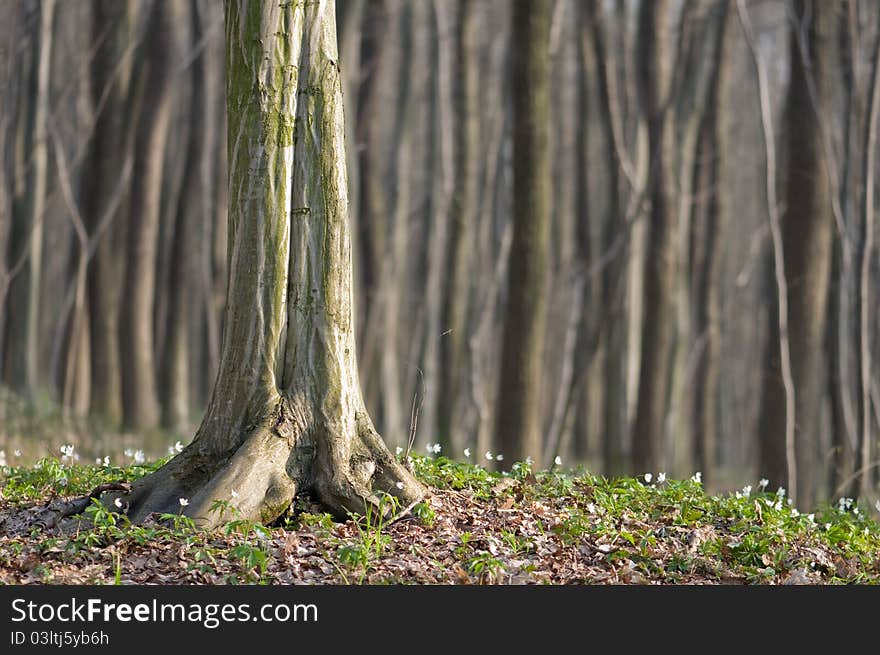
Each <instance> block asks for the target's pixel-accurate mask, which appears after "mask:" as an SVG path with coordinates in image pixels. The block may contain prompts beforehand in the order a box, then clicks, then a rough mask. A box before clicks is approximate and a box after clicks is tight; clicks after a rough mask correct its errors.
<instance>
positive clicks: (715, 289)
mask: <svg viewBox="0 0 880 655" xmlns="http://www.w3.org/2000/svg"><path fill="white" fill-rule="evenodd" d="M718 11H719V13H720V15H719V16H718V17H717V19H716V20H717V22H716V23H715V24H714V27H715V29H714V30H713V38H714V39H715V41H716V43H715V48H714V51H713V61H712V65H711V72H710V79H709V88H708V95H707V99H706V100H707V101H706V104H705V107H706V109H705V114H704V116H703V118H702V125H701V127H700V132H701V134H700V148H701V157H700V160H701V161H700V162H699V163H698V164H697V172H696V173H695V178H696V183H695V195H696V196H697V198H698V201H697V202H698V203H700V204H699V210H701V212H700V216H699V219H700V220H699V223H700V228H701V229H700V233H701V234H700V236H701V237H702V239H701V240H702V247H701V248H700V255H701V256H700V258H699V260H698V261H697V263H696V270H695V271H694V278H695V286H696V293H695V300H696V302H695V307H694V309H695V312H694V323H695V325H694V328H695V329H694V332H695V334H696V336H697V339H699V340H701V341H702V344H701V345H700V346H698V353H699V354H698V358H697V365H696V374H695V383H694V390H695V392H696V393H695V397H694V406H693V428H692V430H693V451H694V461H695V464H696V467H697V470H698V471H701V472H702V474H703V480H704V483H706V484H708V483H709V482H710V480H711V479H712V476H713V474H714V471H715V468H716V462H717V448H718V431H719V419H718V407H719V405H720V399H719V393H720V384H719V382H720V374H721V336H722V335H721V287H722V284H723V279H722V273H723V270H724V250H723V247H722V246H723V243H724V238H725V235H726V231H727V224H728V214H729V209H728V203H727V197H726V194H725V189H724V186H723V180H724V179H726V174H727V173H728V171H729V168H728V166H729V164H728V153H729V150H730V143H729V138H728V128H729V126H728V121H729V118H728V115H727V112H728V109H729V107H730V106H731V102H730V100H731V97H730V91H731V88H730V85H731V74H732V69H733V61H732V54H733V46H734V44H735V41H734V38H733V37H734V36H735V34H736V32H735V29H734V28H735V27H736V22H735V21H734V16H733V8H732V7H731V3H729V2H727V0H722V1H721V2H720V3H719V7H718ZM694 250H696V248H695V249H694Z"/></svg>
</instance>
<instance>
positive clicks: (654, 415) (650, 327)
mask: <svg viewBox="0 0 880 655" xmlns="http://www.w3.org/2000/svg"><path fill="white" fill-rule="evenodd" d="M668 7H669V5H668V2H667V1H666V0H657V1H656V2H645V3H642V5H641V8H640V12H639V21H638V47H639V54H638V86H639V99H640V103H641V109H642V112H643V113H644V115H645V119H646V122H647V130H648V151H649V153H650V154H649V158H650V162H651V164H650V173H649V189H648V193H649V196H650V200H651V210H650V217H649V223H648V226H647V227H648V236H647V252H646V260H645V262H646V267H645V279H644V319H643V321H642V345H641V364H640V366H639V385H638V396H637V404H636V418H635V422H634V425H633V436H632V464H633V468H634V470H636V471H638V472H645V471H658V470H661V469H662V468H664V466H665V452H664V448H663V443H664V439H663V437H664V434H665V422H666V408H667V401H668V395H669V374H670V370H671V365H672V346H673V342H674V339H675V331H674V326H675V308H674V304H673V293H674V287H675V223H674V220H673V213H672V209H673V203H674V191H673V189H672V184H673V179H674V171H673V170H672V159H673V152H674V143H673V130H672V129H671V121H670V120H669V117H668V115H667V114H668V112H667V111H666V103H667V99H668V93H669V87H670V80H671V62H670V55H671V52H670V47H669V28H668V26H667V25H666V22H665V21H666V18H667V14H668Z"/></svg>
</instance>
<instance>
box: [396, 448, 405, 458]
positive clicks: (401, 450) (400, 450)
mask: <svg viewBox="0 0 880 655" xmlns="http://www.w3.org/2000/svg"><path fill="white" fill-rule="evenodd" d="M401 453H403V448H401V447H400V446H398V447H397V448H395V449H394V454H395V455H397V456H398V457H400V455H401Z"/></svg>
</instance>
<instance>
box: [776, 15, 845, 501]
mask: <svg viewBox="0 0 880 655" xmlns="http://www.w3.org/2000/svg"><path fill="white" fill-rule="evenodd" d="M793 9H794V16H793V20H792V22H791V27H790V36H789V57H790V62H791V79H790V81H789V87H788V95H787V98H786V104H785V110H784V111H785V119H784V125H785V126H786V132H785V135H784V138H785V144H786V147H787V151H788V156H787V170H786V178H785V179H786V187H785V211H784V213H783V215H782V217H781V230H782V246H783V248H782V250H783V257H784V272H785V278H786V281H787V296H788V311H789V316H788V326H789V339H790V344H791V346H790V347H791V364H792V382H793V386H794V393H795V418H794V431H795V433H794V451H795V464H796V472H797V477H796V482H797V489H796V491H797V495H796V499H797V502H798V504H799V505H801V506H802V507H809V506H810V505H812V504H813V502H814V501H815V500H816V494H817V491H818V476H817V471H818V464H819V442H818V435H819V408H820V406H821V398H822V390H823V389H824V384H823V363H824V357H823V353H824V348H823V345H824V343H825V322H826V303H827V298H828V284H829V279H830V267H831V254H832V251H831V249H832V243H833V242H832V234H833V229H834V224H833V218H832V214H831V188H830V183H829V176H828V172H827V170H826V166H827V162H826V160H825V155H824V152H823V144H822V129H823V127H822V122H823V121H826V122H827V120H828V116H829V113H828V112H829V108H830V107H829V103H830V102H831V99H832V86H831V84H832V79H833V75H834V64H833V61H834V59H833V52H834V50H833V39H832V37H833V26H834V25H835V6H834V4H833V3H828V2H810V1H809V0H795V2H794V3H793ZM802 29H803V30H804V32H803V33H800V30H802ZM811 86H813V87H814V88H813V89H811ZM769 324H770V325H769V328H770V329H769V334H770V339H769V342H768V343H769V348H770V353H769V357H768V363H769V366H768V369H767V371H766V373H765V378H764V393H763V396H762V398H763V402H762V406H761V418H760V428H759V430H760V436H759V438H760V445H761V447H760V471H761V475H763V476H764V477H766V478H767V479H769V480H770V481H771V484H786V481H787V478H788V477H789V476H788V466H787V458H786V444H785V440H784V437H785V434H786V430H785V416H786V412H785V403H786V393H785V389H784V384H783V379H782V372H781V367H780V353H779V348H780V339H779V324H778V321H777V320H776V317H775V315H774V314H773V313H772V312H771V315H770V321H769ZM789 458H790V456H789Z"/></svg>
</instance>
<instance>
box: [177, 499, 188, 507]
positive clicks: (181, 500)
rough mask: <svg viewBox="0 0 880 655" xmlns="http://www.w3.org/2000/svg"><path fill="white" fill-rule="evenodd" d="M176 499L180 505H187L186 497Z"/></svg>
mask: <svg viewBox="0 0 880 655" xmlns="http://www.w3.org/2000/svg"><path fill="white" fill-rule="evenodd" d="M177 500H178V502H179V503H180V506H181V507H186V506H187V505H189V500H188V499H186V498H178V499H177Z"/></svg>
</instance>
